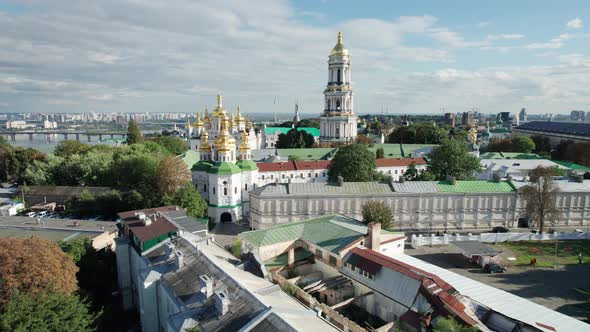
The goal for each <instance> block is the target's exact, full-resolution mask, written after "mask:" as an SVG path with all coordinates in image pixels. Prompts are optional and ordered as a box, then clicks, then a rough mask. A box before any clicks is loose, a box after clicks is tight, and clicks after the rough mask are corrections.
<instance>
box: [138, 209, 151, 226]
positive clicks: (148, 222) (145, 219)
mask: <svg viewBox="0 0 590 332" xmlns="http://www.w3.org/2000/svg"><path fill="white" fill-rule="evenodd" d="M135 216H136V217H137V219H139V220H141V222H142V223H143V224H144V225H145V226H149V225H151V224H152V220H151V219H150V218H148V217H147V216H146V215H145V213H143V212H136V213H135Z"/></svg>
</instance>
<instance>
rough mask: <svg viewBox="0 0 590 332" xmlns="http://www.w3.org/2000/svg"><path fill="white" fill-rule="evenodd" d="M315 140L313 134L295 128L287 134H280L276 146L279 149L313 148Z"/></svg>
mask: <svg viewBox="0 0 590 332" xmlns="http://www.w3.org/2000/svg"><path fill="white" fill-rule="evenodd" d="M314 142H315V141H314V138H313V135H312V134H308V133H307V132H305V131H303V130H297V129H295V128H293V129H291V130H289V131H288V132H287V133H286V134H279V137H278V139H277V144H276V147H277V148H278V149H300V148H311V147H312V146H313V143H314Z"/></svg>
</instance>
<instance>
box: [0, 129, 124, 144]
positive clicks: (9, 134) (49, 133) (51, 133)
mask: <svg viewBox="0 0 590 332" xmlns="http://www.w3.org/2000/svg"><path fill="white" fill-rule="evenodd" d="M0 135H2V136H5V137H6V138H7V139H10V141H12V142H14V141H16V137H17V135H22V136H25V137H26V136H28V137H29V141H32V140H33V137H34V136H35V135H41V136H45V140H46V141H47V142H51V141H55V140H56V136H57V135H61V136H63V139H64V140H66V139H75V140H76V141H80V138H81V137H82V139H84V138H86V140H87V141H88V142H92V137H96V138H98V141H99V142H100V141H103V139H105V138H110V139H111V140H113V139H115V138H120V139H125V138H126V137H127V133H126V132H115V131H113V132H108V131H106V132H90V131H65V130H61V131H59V130H35V131H31V130H29V131H8V130H3V131H0Z"/></svg>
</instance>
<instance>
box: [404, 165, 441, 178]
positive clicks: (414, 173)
mask: <svg viewBox="0 0 590 332" xmlns="http://www.w3.org/2000/svg"><path fill="white" fill-rule="evenodd" d="M403 178H404V180H406V181H433V180H435V179H436V178H435V176H434V175H432V173H430V172H428V171H427V170H422V171H421V172H419V171H418V169H417V168H416V164H415V163H411V164H410V166H408V169H407V170H406V172H405V173H404V175H403Z"/></svg>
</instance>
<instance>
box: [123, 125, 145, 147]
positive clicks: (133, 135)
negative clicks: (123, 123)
mask: <svg viewBox="0 0 590 332" xmlns="http://www.w3.org/2000/svg"><path fill="white" fill-rule="evenodd" d="M141 142H143V136H142V134H141V129H140V128H139V126H138V125H137V123H136V122H135V121H134V120H133V119H131V120H129V126H128V127H127V144H129V145H131V144H136V143H141Z"/></svg>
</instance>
